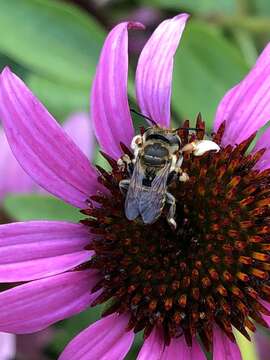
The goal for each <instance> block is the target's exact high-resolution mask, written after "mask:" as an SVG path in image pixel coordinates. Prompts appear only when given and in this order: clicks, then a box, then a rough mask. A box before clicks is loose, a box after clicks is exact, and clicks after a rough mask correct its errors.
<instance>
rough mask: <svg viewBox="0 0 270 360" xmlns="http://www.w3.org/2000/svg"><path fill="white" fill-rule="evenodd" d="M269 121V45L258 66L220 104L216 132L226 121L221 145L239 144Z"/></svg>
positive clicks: (216, 119)
mask: <svg viewBox="0 0 270 360" xmlns="http://www.w3.org/2000/svg"><path fill="white" fill-rule="evenodd" d="M269 119H270V44H268V45H267V46H266V48H265V49H264V51H263V52H262V54H261V55H260V57H259V58H258V60H257V62H256V64H255V66H254V67H253V69H252V70H251V71H250V72H249V74H248V75H247V76H246V77H245V79H243V80H242V81H241V82H240V83H239V84H238V85H237V86H235V87H234V88H233V89H231V90H230V91H229V92H228V93H227V94H226V95H225V97H224V98H223V99H222V100H221V102H220V104H219V106H218V109H217V113H216V117H215V122H214V131H217V129H218V127H219V125H220V124H221V123H222V122H223V121H224V120H226V129H225V133H224V136H223V139H222V145H227V144H232V145H235V144H239V143H240V142H242V141H243V140H245V139H247V138H248V137H249V136H250V135H252V134H253V133H254V132H255V131H257V130H258V129H260V128H261V127H262V126H264V125H265V124H266V123H267V122H268V121H269Z"/></svg>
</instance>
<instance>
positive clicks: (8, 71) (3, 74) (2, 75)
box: [0, 66, 12, 77]
mask: <svg viewBox="0 0 270 360" xmlns="http://www.w3.org/2000/svg"><path fill="white" fill-rule="evenodd" d="M8 75H12V71H11V69H10V67H9V66H5V67H4V69H3V70H2V72H1V73H0V76H1V77H4V76H8Z"/></svg>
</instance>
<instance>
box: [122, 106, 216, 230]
mask: <svg viewBox="0 0 270 360" xmlns="http://www.w3.org/2000/svg"><path fill="white" fill-rule="evenodd" d="M138 114H139V115H141V116H143V117H145V116H144V115H142V114H140V113H138ZM146 118H147V117H146ZM147 119H148V120H151V119H149V118H147ZM151 121H152V122H153V120H151ZM178 130H179V129H176V130H172V129H165V128H162V127H159V126H158V125H157V124H156V123H154V126H151V127H149V128H147V129H146V131H145V132H144V133H143V135H136V136H135V137H134V138H133V140H132V143H131V149H132V151H133V154H134V158H133V159H132V160H131V159H130V157H129V156H128V155H127V154H124V155H123V156H122V157H121V158H120V159H119V160H118V166H119V168H121V169H124V168H126V169H127V171H128V174H129V177H130V178H129V179H125V180H121V181H120V182H119V188H120V190H121V192H122V193H126V198H125V215H126V217H127V219H129V220H135V219H136V218H138V217H140V219H141V220H142V221H143V223H145V224H153V223H154V222H155V221H156V220H157V219H158V218H159V217H160V215H161V213H162V211H163V209H164V207H165V205H168V207H169V210H168V213H167V221H168V223H169V225H170V226H171V227H172V228H173V229H176V227H177V224H176V221H175V211H176V200H175V198H174V196H173V195H172V194H171V193H170V192H168V190H167V189H168V185H169V184H170V183H171V182H172V181H175V180H176V179H178V180H179V181H180V182H186V181H188V180H189V177H188V174H186V173H185V172H183V170H182V169H181V165H182V163H183V154H184V153H185V152H188V153H193V154H194V155H195V156H200V155H203V154H204V153H205V152H206V151H209V150H215V151H219V149H220V148H219V146H218V145H217V144H216V143H215V142H213V141H210V140H200V141H195V142H192V143H189V144H186V145H185V146H183V145H182V142H181V139H180V136H179V135H178Z"/></svg>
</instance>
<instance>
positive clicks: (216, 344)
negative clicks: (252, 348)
mask: <svg viewBox="0 0 270 360" xmlns="http://www.w3.org/2000/svg"><path fill="white" fill-rule="evenodd" d="M232 359H233V360H241V359H242V357H241V353H240V350H239V348H238V346H237V344H236V343H233V342H232V341H231V340H230V339H229V338H228V336H226V334H225V333H224V332H223V331H222V330H221V329H220V328H219V327H218V326H217V325H216V326H215V327H214V330H213V360H232Z"/></svg>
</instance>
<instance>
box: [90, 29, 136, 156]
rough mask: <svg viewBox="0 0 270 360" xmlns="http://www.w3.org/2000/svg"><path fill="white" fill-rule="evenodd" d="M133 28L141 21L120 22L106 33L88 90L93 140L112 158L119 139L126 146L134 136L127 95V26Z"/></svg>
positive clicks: (119, 149)
mask: <svg viewBox="0 0 270 360" xmlns="http://www.w3.org/2000/svg"><path fill="white" fill-rule="evenodd" d="M133 28H134V29H140V28H143V25H142V24H139V23H132V22H124V23H121V24H119V25H117V26H115V27H114V28H113V29H112V31H111V32H110V33H109V35H108V36H107V39H106V40H105V43H104V46H103V49H102V52H101V56H100V59H99V64H98V67H97V71H96V76H95V79H94V82H93V87H92V92H91V119H92V121H93V126H94V131H95V134H96V137H97V140H98V142H99V144H100V146H101V148H102V150H104V151H105V152H106V153H107V154H109V155H111V156H112V157H114V158H115V159H118V158H119V157H120V156H121V154H122V151H121V148H120V145H119V143H120V142H123V143H124V144H126V145H127V146H130V144H131V140H132V138H133V136H134V129H133V125H132V119H131V116H130V111H129V105H128V96H127V80H128V29H133Z"/></svg>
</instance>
